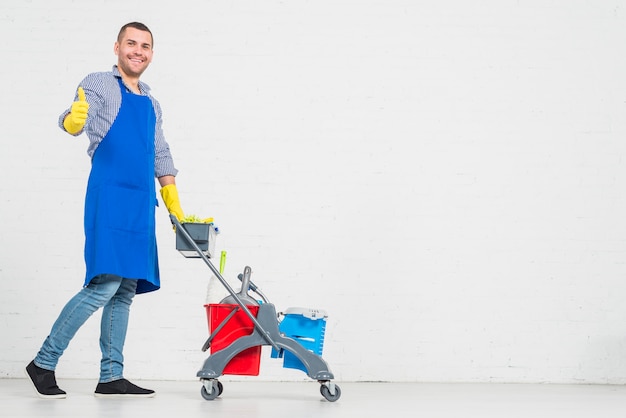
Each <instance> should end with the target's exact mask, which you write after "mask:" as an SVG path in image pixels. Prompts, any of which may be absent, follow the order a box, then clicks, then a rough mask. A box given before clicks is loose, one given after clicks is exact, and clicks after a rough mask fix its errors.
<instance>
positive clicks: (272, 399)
mask: <svg viewBox="0 0 626 418" xmlns="http://www.w3.org/2000/svg"><path fill="white" fill-rule="evenodd" d="M221 381H222V383H223V385H224V391H223V393H222V395H221V396H220V397H219V398H217V399H215V400H212V401H206V400H204V399H203V398H202V396H201V395H200V386H201V385H200V382H197V381H185V382H171V381H149V382H146V381H143V382H136V383H139V384H141V385H143V386H145V387H150V388H152V389H154V390H156V391H157V396H156V397H154V398H151V399H100V398H95V397H94V396H93V390H94V388H95V383H94V382H92V381H84V380H60V381H59V383H60V385H61V387H62V388H63V389H64V390H66V391H67V392H68V398H67V399H63V400H44V399H40V398H38V397H37V396H36V395H35V393H34V389H33V388H32V386H31V384H30V382H29V381H27V380H26V379H0V405H1V407H0V408H1V412H0V416H2V417H11V418H13V417H64V418H66V417H73V416H82V417H116V418H125V417H132V418H137V417H140V416H142V417H143V416H145V417H153V416H158V417H161V416H164V417H181V418H182V417H184V418H194V417H202V418H206V417H211V418H215V417H229V418H232V417H245V418H255V417H263V418H265V417H267V418H281V417H290V418H305V417H324V418H334V417H346V418H347V417H359V418H363V417H376V418H381V417H382V418H390V417H411V418H413V417H428V418H446V417H481V418H489V417H498V418H503V417H506V418H516V417H529V418H530V417H532V418H541V417H546V418H548V417H549V418H555V417H563V418H577V417H589V418H592V417H593V418H598V417H601V418H611V417H620V418H623V417H626V387H624V386H602V385H598V386H593V385H530V384H528V385H524V384H521V385H520V384H427V383H342V382H336V383H337V384H338V385H339V386H340V387H341V392H342V393H341V398H340V399H339V400H337V401H336V402H328V401H326V400H325V399H324V398H323V397H322V396H321V395H320V391H319V384H318V383H317V382H315V381H309V382H297V383H294V382H284V383H279V382H262V381H254V382H250V381H245V382H242V381H226V380H221Z"/></svg>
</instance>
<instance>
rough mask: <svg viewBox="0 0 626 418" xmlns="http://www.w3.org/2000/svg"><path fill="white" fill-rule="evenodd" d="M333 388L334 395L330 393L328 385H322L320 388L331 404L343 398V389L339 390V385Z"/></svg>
mask: <svg viewBox="0 0 626 418" xmlns="http://www.w3.org/2000/svg"><path fill="white" fill-rule="evenodd" d="M333 386H334V389H335V391H334V393H332V392H331V391H330V388H329V387H328V386H327V385H325V384H322V386H320V393H321V394H322V396H323V397H324V398H326V400H327V401H329V402H335V401H336V400H337V399H339V398H340V397H341V389H339V386H337V385H333Z"/></svg>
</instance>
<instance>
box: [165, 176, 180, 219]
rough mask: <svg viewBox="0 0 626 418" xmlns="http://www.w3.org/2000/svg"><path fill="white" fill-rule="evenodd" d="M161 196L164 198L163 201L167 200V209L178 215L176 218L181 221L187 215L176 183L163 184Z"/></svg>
mask: <svg viewBox="0 0 626 418" xmlns="http://www.w3.org/2000/svg"><path fill="white" fill-rule="evenodd" d="M161 197H162V198H163V202H165V207H166V208H167V210H168V211H169V212H170V213H171V214H172V215H174V216H176V219H178V222H180V221H181V220H182V219H183V218H184V217H185V213H184V212H183V209H182V208H181V207H180V199H179V198H178V189H176V185H175V184H168V185H167V186H163V188H161Z"/></svg>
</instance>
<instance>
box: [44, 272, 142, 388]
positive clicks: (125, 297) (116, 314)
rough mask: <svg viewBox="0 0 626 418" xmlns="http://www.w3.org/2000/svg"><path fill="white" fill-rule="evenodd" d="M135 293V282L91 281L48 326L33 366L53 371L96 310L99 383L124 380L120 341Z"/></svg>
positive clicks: (99, 278) (108, 278)
mask: <svg viewBox="0 0 626 418" xmlns="http://www.w3.org/2000/svg"><path fill="white" fill-rule="evenodd" d="M136 289H137V280H129V279H124V278H122V277H119V276H114V275H112V274H103V275H100V276H97V277H94V278H93V279H92V280H91V282H90V283H89V284H88V285H87V286H85V287H83V289H82V290H81V291H80V292H78V293H77V294H76V296H74V297H73V298H72V299H70V301H69V302H68V303H67V305H65V307H64V308H63V310H62V311H61V314H60V315H59V317H58V318H57V320H56V322H55V323H54V325H53V326H52V330H51V331H50V335H48V337H47V338H46V340H45V341H44V343H43V345H42V346H41V349H40V350H39V353H37V356H36V357H35V365H37V366H38V367H41V368H43V369H47V370H55V369H56V366H57V363H58V361H59V358H60V357H61V355H62V354H63V352H64V351H65V349H66V348H67V346H68V345H69V343H70V341H71V340H72V338H74V335H76V332H77V331H78V329H79V328H80V327H81V326H82V325H83V324H84V323H85V322H86V321H87V319H89V317H90V316H91V315H92V314H93V313H94V312H95V311H97V310H98V309H99V308H102V307H104V309H103V310H102V321H101V323H100V351H101V352H102V360H101V362H100V383H108V382H112V381H114V380H118V379H122V378H123V377H124V375H123V370H124V355H123V354H122V351H123V349H124V341H125V340H126V330H127V328H128V314H129V311H130V305H131V303H132V301H133V297H134V296H135V290H136Z"/></svg>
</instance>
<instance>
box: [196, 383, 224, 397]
mask: <svg viewBox="0 0 626 418" xmlns="http://www.w3.org/2000/svg"><path fill="white" fill-rule="evenodd" d="M207 384H208V385H210V388H211V391H210V392H209V390H208V389H207ZM223 391H224V386H223V385H222V382H220V381H219V380H213V381H211V382H208V383H205V384H203V385H202V387H201V388H200V394H201V395H202V397H203V398H204V399H206V400H207V401H212V400H213V399H215V398H217V397H218V396H220V395H221V394H222V392H223Z"/></svg>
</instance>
